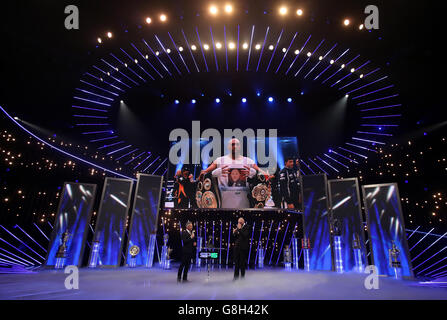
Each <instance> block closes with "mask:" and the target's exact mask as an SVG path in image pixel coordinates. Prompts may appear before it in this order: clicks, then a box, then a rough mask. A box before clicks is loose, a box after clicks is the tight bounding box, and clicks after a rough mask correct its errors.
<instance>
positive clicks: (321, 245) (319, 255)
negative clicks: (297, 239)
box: [303, 174, 332, 270]
mask: <svg viewBox="0 0 447 320" xmlns="http://www.w3.org/2000/svg"><path fill="white" fill-rule="evenodd" d="M303 200H304V201H303V203H304V232H305V234H306V236H307V237H308V239H309V240H310V246H311V250H310V255H309V258H310V269H311V270H332V252H331V241H330V229H329V216H328V212H329V210H328V196H327V178H326V175H325V174H318V175H305V176H303Z"/></svg>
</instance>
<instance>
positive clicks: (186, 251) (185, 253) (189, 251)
mask: <svg viewBox="0 0 447 320" xmlns="http://www.w3.org/2000/svg"><path fill="white" fill-rule="evenodd" d="M181 236H182V241H183V248H182V263H181V264H180V267H179V268H178V274H177V282H180V281H181V280H182V273H183V282H187V281H188V270H189V267H190V265H191V259H192V258H193V257H194V247H195V246H196V244H197V243H196V242H195V239H194V230H192V222H191V221H188V222H187V223H186V230H183V231H182V235H181Z"/></svg>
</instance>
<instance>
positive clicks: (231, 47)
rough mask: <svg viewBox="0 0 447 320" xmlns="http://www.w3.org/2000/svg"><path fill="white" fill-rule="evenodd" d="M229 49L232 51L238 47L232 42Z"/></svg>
mask: <svg viewBox="0 0 447 320" xmlns="http://www.w3.org/2000/svg"><path fill="white" fill-rule="evenodd" d="M229 47H230V49H232V50H233V49H234V48H235V47H236V45H235V44H234V42H230V44H229Z"/></svg>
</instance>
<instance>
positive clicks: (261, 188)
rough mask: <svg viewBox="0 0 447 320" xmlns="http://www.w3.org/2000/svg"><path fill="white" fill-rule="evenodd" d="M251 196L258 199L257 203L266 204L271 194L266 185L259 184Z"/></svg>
mask: <svg viewBox="0 0 447 320" xmlns="http://www.w3.org/2000/svg"><path fill="white" fill-rule="evenodd" d="M251 195H252V196H253V198H255V199H256V201H259V202H264V201H266V200H267V199H268V197H269V196H270V192H269V189H268V187H267V186H266V185H265V184H262V183H259V184H258V185H256V186H255V187H254V188H253V190H252V191H251Z"/></svg>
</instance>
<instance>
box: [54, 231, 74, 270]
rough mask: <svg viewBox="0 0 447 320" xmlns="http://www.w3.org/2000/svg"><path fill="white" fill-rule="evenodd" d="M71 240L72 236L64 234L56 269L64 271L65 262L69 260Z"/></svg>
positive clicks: (57, 254)
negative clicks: (68, 252) (68, 243)
mask: <svg viewBox="0 0 447 320" xmlns="http://www.w3.org/2000/svg"><path fill="white" fill-rule="evenodd" d="M69 238H70V234H69V233H68V232H66V231H65V232H64V233H62V237H61V244H60V245H59V248H58V249H57V253H56V265H55V269H62V268H63V267H64V265H65V260H66V258H67V242H68V239H69Z"/></svg>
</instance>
